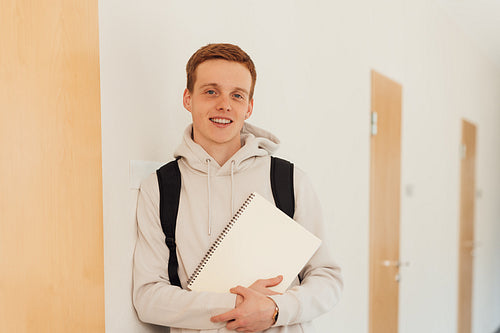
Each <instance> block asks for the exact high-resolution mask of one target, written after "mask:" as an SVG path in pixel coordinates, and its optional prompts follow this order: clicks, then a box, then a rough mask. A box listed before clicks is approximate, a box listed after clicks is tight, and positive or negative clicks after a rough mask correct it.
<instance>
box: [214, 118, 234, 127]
mask: <svg viewBox="0 0 500 333" xmlns="http://www.w3.org/2000/svg"><path fill="white" fill-rule="evenodd" d="M210 121H211V122H213V123H215V124H218V125H229V124H231V123H232V122H233V121H232V120H231V119H227V118H210Z"/></svg>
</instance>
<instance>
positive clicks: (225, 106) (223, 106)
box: [217, 95, 231, 111]
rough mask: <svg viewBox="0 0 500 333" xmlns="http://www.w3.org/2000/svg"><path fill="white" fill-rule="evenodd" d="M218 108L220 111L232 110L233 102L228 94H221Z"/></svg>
mask: <svg viewBox="0 0 500 333" xmlns="http://www.w3.org/2000/svg"><path fill="white" fill-rule="evenodd" d="M217 110H219V111H230V110H231V102H230V99H229V97H228V96H225V95H222V96H220V98H219V100H218V103H217Z"/></svg>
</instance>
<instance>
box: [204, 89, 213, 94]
mask: <svg viewBox="0 0 500 333" xmlns="http://www.w3.org/2000/svg"><path fill="white" fill-rule="evenodd" d="M205 93H206V94H207V95H215V90H212V89H210V90H207V91H206V92H205Z"/></svg>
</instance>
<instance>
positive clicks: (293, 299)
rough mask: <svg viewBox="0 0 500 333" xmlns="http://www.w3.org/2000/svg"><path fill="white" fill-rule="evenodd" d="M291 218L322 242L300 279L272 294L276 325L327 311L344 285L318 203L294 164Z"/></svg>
mask: <svg viewBox="0 0 500 333" xmlns="http://www.w3.org/2000/svg"><path fill="white" fill-rule="evenodd" d="M294 174H295V176H294V187H295V215H294V219H295V220H296V221H297V222H298V223H300V224H301V225H303V226H304V227H305V228H306V229H308V230H309V231H310V232H312V233H313V234H315V235H316V236H317V237H319V238H320V239H321V240H322V241H323V242H322V243H321V246H320V248H319V249H318V251H317V252H316V253H315V254H314V255H313V257H312V258H311V260H309V262H308V263H307V264H306V266H305V267H304V269H303V270H302V272H301V277H302V282H301V284H300V285H299V286H295V287H293V288H291V289H289V290H287V291H286V292H285V293H284V294H283V295H276V296H271V298H273V300H274V301H275V302H276V304H277V305H278V307H279V309H280V313H279V316H278V321H277V323H276V324H275V326H286V325H292V324H298V323H303V322H308V321H311V320H313V319H314V318H316V317H318V316H320V315H322V314H324V313H326V312H328V311H330V310H331V309H332V308H333V307H334V306H335V304H337V302H338V301H339V298H340V294H341V291H342V288H343V281H342V276H341V272H340V267H339V266H338V265H337V264H336V263H335V261H334V260H333V259H332V256H331V253H330V251H329V250H328V240H327V237H326V233H325V227H324V224H323V218H322V214H321V207H320V204H319V201H318V199H317V197H316V194H315V192H314V190H313V188H312V185H311V183H310V181H309V179H308V178H307V177H306V176H305V174H304V173H303V172H302V171H301V170H300V169H298V168H297V167H295V172H294Z"/></svg>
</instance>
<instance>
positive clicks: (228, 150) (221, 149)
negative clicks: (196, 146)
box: [201, 142, 241, 166]
mask: <svg viewBox="0 0 500 333" xmlns="http://www.w3.org/2000/svg"><path fill="white" fill-rule="evenodd" d="M201 146H202V147H203V149H205V151H206V152H207V153H208V154H209V155H210V156H212V157H213V158H214V159H215V160H216V161H217V163H218V164H219V165H220V166H222V165H224V164H225V163H226V162H227V161H228V160H229V159H230V158H231V156H233V155H234V154H236V152H237V151H238V150H239V149H240V148H241V143H240V142H237V144H232V145H231V146H229V145H227V144H224V145H210V146H207V147H205V146H203V145H201Z"/></svg>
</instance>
